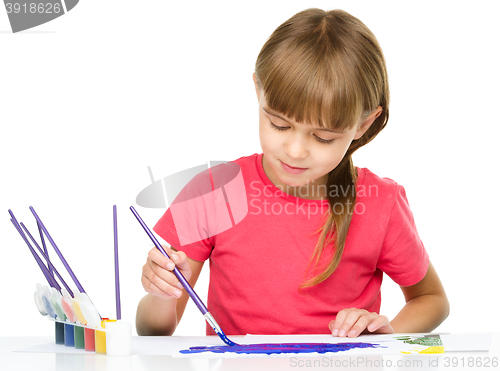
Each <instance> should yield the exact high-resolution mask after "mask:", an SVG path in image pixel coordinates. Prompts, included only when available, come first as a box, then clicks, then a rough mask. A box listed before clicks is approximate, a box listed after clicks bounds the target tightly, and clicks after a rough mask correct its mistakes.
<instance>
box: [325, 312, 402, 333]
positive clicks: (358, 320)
mask: <svg viewBox="0 0 500 371" xmlns="http://www.w3.org/2000/svg"><path fill="white" fill-rule="evenodd" d="M329 327H330V330H331V331H332V335H333V336H338V337H345V336H347V337H350V338H354V337H356V336H358V335H359V334H361V332H363V331H365V333H367V334H369V333H377V334H393V333H394V330H393V328H392V326H391V324H390V322H389V319H388V318H387V317H386V316H381V315H379V314H378V313H375V312H368V311H367V310H365V309H357V308H349V309H342V310H341V311H340V312H338V313H337V317H336V318H335V320H333V321H332V322H330V324H329Z"/></svg>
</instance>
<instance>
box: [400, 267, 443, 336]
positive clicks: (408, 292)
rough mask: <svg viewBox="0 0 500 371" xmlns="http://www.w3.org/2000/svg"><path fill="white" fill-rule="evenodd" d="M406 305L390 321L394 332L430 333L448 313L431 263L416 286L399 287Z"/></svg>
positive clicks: (439, 282) (440, 285)
mask: <svg viewBox="0 0 500 371" xmlns="http://www.w3.org/2000/svg"><path fill="white" fill-rule="evenodd" d="M400 287H401V290H402V291H403V294H404V296H405V299H406V305H405V306H404V307H403V309H402V310H401V311H400V312H399V313H398V315H397V316H396V317H395V318H394V319H393V320H392V321H391V326H392V328H393V329H394V332H400V333H403V332H430V331H432V330H434V329H435V328H436V327H438V326H439V325H440V324H441V322H443V321H444V320H445V319H446V317H448V314H449V313H450V304H449V303H448V298H447V297H446V293H445V291H444V288H443V285H442V284H441V280H440V279H439V277H438V275H437V272H436V270H435V269H434V266H433V265H432V263H430V262H429V268H428V269H427V274H426V275H425V277H424V278H423V279H422V280H421V281H420V282H419V283H417V284H416V285H413V286H406V287H404V286H400Z"/></svg>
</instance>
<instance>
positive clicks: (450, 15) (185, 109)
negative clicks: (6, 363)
mask: <svg viewBox="0 0 500 371" xmlns="http://www.w3.org/2000/svg"><path fill="white" fill-rule="evenodd" d="M497 4H498V3H497V2H496V1H477V2H470V1H469V2H459V1H453V2H452V1H446V2H436V1H419V2H411V3H410V2H400V1H377V2H374V1H352V0H350V1H286V2H285V1H277V2H273V1H251V2H229V1H225V2H207V1H191V2H186V1H184V2H181V1H177V2H173V1H168V2H167V1H159V0H158V1H153V0H143V1H130V0H107V1H96V0H94V1H91V0H84V1H81V2H80V4H78V5H77V6H76V7H75V8H74V9H73V10H72V11H70V12H69V13H68V14H67V15H65V16H63V17H61V18H59V19H56V20H54V21H52V22H50V23H47V24H45V25H41V26H39V27H37V28H35V29H32V30H28V31H25V32H22V33H19V34H12V33H11V31H10V25H9V23H8V19H7V15H6V13H5V12H4V11H3V9H2V8H0V47H1V62H0V125H1V135H0V159H1V165H0V166H1V169H0V174H1V175H0V176H1V183H0V187H1V198H0V210H1V212H2V213H3V214H2V215H3V217H1V218H0V238H1V247H0V285H1V296H2V299H0V302H1V305H0V318H2V320H3V321H2V325H1V326H0V335H2V336H11V335H23V336H26V335H33V336H35V335H50V334H52V332H53V325H52V324H51V323H49V321H47V320H46V319H45V318H42V317H41V316H40V315H39V314H38V312H37V310H36V307H35V304H34V302H33V292H34V289H35V283H36V282H44V277H43V275H42V274H41V272H40V270H39V269H38V267H37V265H36V263H35V261H34V260H33V258H32V257H31V254H30V253H29V251H28V249H27V248H26V246H25V244H24V242H23V241H22V240H21V238H20V237H19V235H18V234H17V232H16V231H15V230H14V228H13V227H12V225H11V223H10V221H9V215H8V213H7V210H8V209H12V210H13V211H14V213H15V214H16V216H17V217H18V219H19V220H21V221H24V222H25V224H26V225H27V227H28V228H29V229H30V230H33V231H35V230H36V229H35V226H36V224H35V223H34V218H33V217H32V216H31V213H30V212H29V210H28V207H29V206H30V205H32V206H34V207H35V209H36V210H37V212H38V214H39V215H40V217H41V218H42V220H43V221H44V223H45V225H46V226H47V228H48V229H49V231H50V232H51V234H52V236H53V237H54V239H55V241H56V243H58V245H59V247H60V248H61V250H62V252H63V254H64V255H65V257H66V259H67V260H68V262H69V263H70V265H71V266H72V268H73V270H74V271H75V273H76V275H77V276H78V277H79V279H80V281H81V283H82V285H83V287H84V288H85V290H86V291H87V292H88V293H89V295H90V297H91V299H92V300H93V302H94V303H95V305H96V307H97V308H98V310H99V311H100V313H101V315H102V316H104V317H115V309H114V281H113V260H112V259H113V254H112V250H113V240H112V205H113V204H117V205H118V212H119V242H120V264H121V266H120V268H121V283H122V312H123V313H122V317H123V319H124V320H128V321H132V322H134V321H135V310H136V306H137V303H138V302H139V300H140V298H141V297H142V296H143V295H144V291H143V289H142V286H141V283H140V276H141V269H142V265H143V264H144V262H145V260H146V255H147V252H148V250H149V249H150V248H151V245H150V243H149V240H148V238H147V236H146V235H145V234H144V232H143V231H142V229H141V228H140V226H139V225H138V224H137V222H136V221H135V219H134V218H133V216H132V214H131V213H130V211H129V210H128V207H129V206H130V205H135V197H136V195H137V194H138V193H139V192H140V191H141V190H142V189H143V188H144V187H146V186H147V185H148V184H149V183H150V178H149V174H148V171H147V166H151V167H152V170H153V173H154V175H155V178H157V179H158V178H160V177H164V176H166V175H170V174H173V173H175V172H177V171H180V170H183V169H186V168H189V167H192V166H196V165H200V164H203V163H205V162H206V161H207V160H234V159H236V158H239V157H241V156H247V155H250V154H253V153H258V152H260V151H261V150H260V145H259V140H258V127H257V99H256V97H255V92H254V88H253V82H252V73H253V70H254V63H255V60H256V57H257V55H258V53H259V51H260V48H261V47H262V45H263V44H264V42H265V41H266V39H267V38H268V37H269V35H270V34H271V33H272V31H273V30H274V29H275V28H276V27H278V26H279V25H280V24H281V23H282V22H284V21H285V20H286V19H288V18H289V17H291V16H292V15H293V14H295V13H296V12H298V11H301V10H303V9H306V8H309V7H318V8H322V9H334V8H340V9H344V10H346V11H348V12H350V13H351V14H353V15H354V16H356V17H358V18H359V19H361V20H362V21H363V22H364V23H365V24H366V25H367V26H368V27H369V28H370V29H371V30H372V31H373V32H374V34H375V35H376V36H377V38H378V40H379V42H380V44H381V46H382V48H383V50H384V53H385V56H386V59H387V66H388V70H389V78H390V88H391V98H392V100H391V111H390V120H389V124H388V126H387V128H386V129H384V130H383V132H382V133H381V134H380V135H379V136H378V137H377V138H376V139H375V140H374V142H372V143H370V144H369V145H368V146H366V147H365V148H362V149H361V150H359V151H358V153H356V154H355V157H354V159H355V164H356V165H357V166H361V167H367V168H369V169H370V170H371V171H373V172H374V173H376V174H378V175H379V176H385V177H390V178H392V179H394V180H396V181H397V182H398V183H400V184H402V185H404V186H405V188H406V191H407V195H408V199H409V201H410V205H411V207H412V210H413V212H414V216H415V220H416V223H417V227H418V229H419V233H420V237H421V239H422V240H423V241H424V244H425V246H426V248H427V250H428V252H429V254H430V256H431V260H432V262H433V264H434V266H435V268H436V269H437V271H438V273H439V275H440V277H441V280H442V282H443V284H444V286H445V289H446V292H447V294H448V297H449V300H450V303H451V314H450V316H449V318H448V319H447V320H446V321H445V322H444V323H443V324H442V325H441V326H440V327H439V328H438V329H437V331H455V332H468V331H473V332H478V331H499V330H500V325H499V322H498V320H497V318H498V304H499V300H498V284H499V278H498V277H499V274H498V258H499V252H498V251H499V247H500V243H499V240H498V230H499V228H500V223H499V222H500V220H499V219H500V218H499V217H498V210H499V207H500V201H499V188H498V181H499V176H498V160H499V151H498V144H497V138H498V135H499V133H500V130H499V128H498V125H499V124H500V120H499V114H498V102H499V98H500V94H499V93H498V86H499V85H500V74H499V72H498V66H499V65H500V58H499V53H498V45H499V36H500V26H499V22H498V15H499V6H498V5H497ZM138 210H139V212H140V213H141V214H142V215H143V217H144V219H145V220H146V221H147V223H148V224H149V225H150V226H153V225H154V224H155V222H156V221H157V219H158V218H159V217H160V216H161V215H162V213H163V210H159V209H144V208H140V207H139V208H138ZM52 256H54V253H52ZM265 258H266V257H265V255H264V256H262V259H265ZM276 264H279V262H276ZM60 270H61V271H62V270H63V269H62V268H61V269H60ZM207 273H208V267H205V268H204V270H203V273H202V278H201V279H200V281H199V283H198V285H197V286H196V290H197V291H198V292H199V294H200V296H201V297H202V299H203V300H206V292H207V286H208V279H207V277H208V275H207ZM66 276H67V275H66ZM66 276H65V277H66ZM68 281H69V278H68ZM72 286H74V285H72ZM382 297H383V300H382V310H381V313H383V314H386V315H388V316H389V317H390V318H392V317H394V316H395V315H396V313H397V312H398V311H399V310H400V309H401V308H402V307H403V305H404V298H403V295H402V293H401V291H400V290H399V287H398V286H397V285H396V284H394V283H393V282H392V281H390V279H388V278H386V280H385V281H384V284H383V287H382ZM204 333H205V325H204V320H203V317H202V316H201V315H200V314H199V313H198V312H197V309H196V307H194V305H193V304H192V303H191V302H190V303H189V304H188V309H187V312H186V314H185V317H184V318H183V320H182V322H181V324H180V326H179V328H178V329H177V331H176V334H178V335H203V334H204Z"/></svg>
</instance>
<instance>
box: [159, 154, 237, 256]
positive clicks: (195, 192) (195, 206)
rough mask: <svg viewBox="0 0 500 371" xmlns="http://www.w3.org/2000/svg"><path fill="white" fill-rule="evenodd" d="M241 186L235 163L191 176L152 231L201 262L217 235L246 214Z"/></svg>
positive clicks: (212, 245) (208, 253)
mask: <svg viewBox="0 0 500 371" xmlns="http://www.w3.org/2000/svg"><path fill="white" fill-rule="evenodd" d="M246 205H247V202H246V194H245V186H244V181H243V177H242V173H241V169H240V167H239V165H238V164H236V163H234V162H229V163H223V164H219V165H217V166H215V167H213V168H210V169H208V170H205V171H202V172H201V173H199V174H197V175H196V176H194V178H193V179H192V180H191V181H189V183H188V184H187V185H186V186H185V187H184V188H183V189H182V190H181V191H180V193H179V194H178V195H177V197H176V198H175V200H174V201H173V202H172V204H171V205H170V207H169V208H168V210H167V211H166V212H165V214H164V215H163V216H162V217H161V218H160V220H159V221H158V223H156V225H155V227H154V228H153V230H154V231H155V232H156V233H158V234H159V235H160V236H161V237H162V238H163V239H164V240H165V241H167V242H168V243H170V244H171V245H172V247H173V248H174V249H176V250H181V251H184V252H185V253H186V255H187V256H188V257H190V258H191V259H194V260H198V261H204V260H206V259H208V258H209V257H210V254H211V253H212V250H213V248H214V246H215V242H216V238H217V235H218V234H220V233H222V232H224V231H226V230H228V229H230V228H232V227H233V226H234V225H235V224H237V223H238V222H239V221H241V220H242V219H243V218H244V217H245V215H246V214H247V206H246Z"/></svg>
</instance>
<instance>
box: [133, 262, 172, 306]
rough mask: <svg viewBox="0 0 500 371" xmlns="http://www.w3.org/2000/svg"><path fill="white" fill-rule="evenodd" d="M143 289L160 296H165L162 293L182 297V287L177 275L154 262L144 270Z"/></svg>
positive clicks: (149, 263)
mask: <svg viewBox="0 0 500 371" xmlns="http://www.w3.org/2000/svg"><path fill="white" fill-rule="evenodd" d="M142 276H143V278H145V280H144V279H143V281H142V283H143V287H144V289H145V290H146V291H147V292H149V293H151V294H153V295H158V296H163V295H161V293H166V294H168V295H169V296H172V297H177V298H178V297H180V296H181V295H182V292H181V290H180V289H181V288H182V285H181V284H180V283H179V280H178V279H177V277H175V275H174V274H173V273H172V272H170V271H168V270H165V269H163V268H162V267H160V266H159V265H158V264H156V263H155V262H153V261H149V260H148V263H146V264H145V265H144V267H143V269H142Z"/></svg>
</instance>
